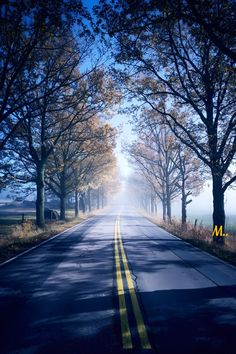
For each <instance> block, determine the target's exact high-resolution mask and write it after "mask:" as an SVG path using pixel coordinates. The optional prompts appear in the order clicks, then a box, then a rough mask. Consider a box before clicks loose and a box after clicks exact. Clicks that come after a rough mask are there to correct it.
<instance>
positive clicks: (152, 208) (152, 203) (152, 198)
mask: <svg viewBox="0 0 236 354" xmlns="http://www.w3.org/2000/svg"><path fill="white" fill-rule="evenodd" d="M151 214H154V197H153V194H151Z"/></svg>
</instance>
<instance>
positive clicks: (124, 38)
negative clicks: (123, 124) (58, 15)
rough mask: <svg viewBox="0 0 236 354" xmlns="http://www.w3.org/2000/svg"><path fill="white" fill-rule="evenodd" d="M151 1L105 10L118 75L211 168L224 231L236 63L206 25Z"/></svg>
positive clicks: (216, 219) (234, 146)
mask: <svg viewBox="0 0 236 354" xmlns="http://www.w3.org/2000/svg"><path fill="white" fill-rule="evenodd" d="M151 3H152V2H147V1H142V2H140V6H138V4H137V8H135V13H134V11H131V9H130V7H129V5H128V3H126V2H124V3H122V4H121V3H119V4H117V3H116V4H115V5H114V6H113V5H111V6H108V7H107V8H106V7H105V10H106V11H105V13H104V16H103V18H102V20H103V25H105V26H106V29H107V30H108V32H110V34H111V35H112V36H114V37H115V40H116V42H115V43H116V47H115V49H114V50H115V56H116V59H117V61H118V62H119V63H122V64H125V66H124V65H123V66H122V68H121V74H120V76H119V77H120V79H121V80H122V81H123V83H125V84H126V87H127V90H128V91H129V93H131V94H132V96H133V97H136V98H138V99H139V100H141V101H142V102H145V103H146V104H147V105H149V106H150V107H151V108H152V109H153V110H154V111H155V112H157V113H158V114H160V115H162V117H163V119H164V122H165V123H166V124H168V125H169V127H170V129H171V130H172V131H173V132H174V134H175V136H176V137H177V138H178V139H179V140H180V141H181V142H182V143H183V144H185V145H186V146H188V147H189V148H190V149H192V151H193V152H194V153H195V154H196V155H197V157H198V158H199V159H200V160H202V161H203V163H204V164H205V165H206V166H208V168H209V170H210V171H211V176H212V183H213V190H212V193H213V228H215V227H217V228H219V227H221V226H222V228H223V230H224V227H225V211H224V192H225V191H226V190H227V188H229V186H230V185H231V184H232V183H233V182H235V180H236V175H235V173H232V163H233V160H234V156H235V152H236V114H235V103H236V98H235V95H234V86H235V70H234V69H233V68H234V63H233V60H231V59H230V58H229V56H226V55H224V53H223V52H222V50H221V49H219V48H218V47H216V46H215V44H214V42H213V41H212V40H211V38H210V37H208V36H206V32H205V30H204V29H203V28H202V26H201V25H200V24H198V23H192V22H188V21H185V20H183V19H182V18H174V19H173V17H172V16H168V11H167V12H166V11H162V12H160V11H158V10H157V9H156V7H154V8H152V7H151V5H152V4H151ZM103 9H104V8H103ZM144 10H145V11H144ZM209 11H210V10H209ZM108 14H109V17H108ZM141 14H142V15H143V16H141ZM121 15H122V22H121ZM209 16H210V15H209ZM104 19H105V20H104ZM128 23H129V25H130V27H129V28H128V27H127V24H128ZM214 240H215V241H219V242H222V243H223V240H224V239H223V238H222V237H221V238H220V237H218V238H214Z"/></svg>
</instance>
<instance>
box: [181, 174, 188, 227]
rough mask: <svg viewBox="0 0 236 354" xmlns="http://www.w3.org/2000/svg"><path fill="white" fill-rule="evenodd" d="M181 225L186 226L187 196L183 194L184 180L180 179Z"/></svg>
mask: <svg viewBox="0 0 236 354" xmlns="http://www.w3.org/2000/svg"><path fill="white" fill-rule="evenodd" d="M181 192H182V198H181V201H182V225H186V221H187V204H186V202H187V196H186V193H185V181H184V178H182V191H181Z"/></svg>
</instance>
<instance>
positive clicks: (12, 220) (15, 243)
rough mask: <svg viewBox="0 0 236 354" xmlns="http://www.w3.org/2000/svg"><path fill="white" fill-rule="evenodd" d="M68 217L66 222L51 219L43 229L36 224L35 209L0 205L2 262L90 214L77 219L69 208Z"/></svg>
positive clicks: (0, 256) (0, 255) (0, 257)
mask: <svg viewBox="0 0 236 354" xmlns="http://www.w3.org/2000/svg"><path fill="white" fill-rule="evenodd" d="M66 217H67V220H66V222H63V221H52V222H51V221H49V222H48V223H47V224H46V227H45V229H43V230H42V229H38V228H36V226H35V209H33V208H21V207H14V208H13V207H0V263H1V262H3V261H5V260H7V259H9V258H11V257H13V256H15V255H16V254H18V253H20V252H23V251H24V250H26V249H28V248H30V247H32V246H34V245H36V244H38V243H40V242H41V241H43V240H46V239H48V238H50V237H51V236H53V235H55V234H57V233H59V232H62V231H64V230H65V229H66V228H69V227H71V226H73V225H75V224H78V223H79V222H81V221H82V220H84V219H85V218H87V217H89V215H88V214H84V215H81V216H80V218H77V219H75V218H74V211H73V210H69V211H68V212H67V214H66ZM23 221H24V222H23Z"/></svg>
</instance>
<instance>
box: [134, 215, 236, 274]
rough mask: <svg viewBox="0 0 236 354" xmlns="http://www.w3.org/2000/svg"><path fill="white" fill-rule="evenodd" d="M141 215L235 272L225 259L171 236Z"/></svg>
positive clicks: (233, 267)
mask: <svg viewBox="0 0 236 354" xmlns="http://www.w3.org/2000/svg"><path fill="white" fill-rule="evenodd" d="M139 214H140V215H141V216H143V217H144V218H145V219H146V220H147V221H149V222H150V223H151V224H153V225H154V226H156V227H159V229H161V230H163V231H165V232H166V233H167V234H169V235H170V236H172V237H174V238H176V239H177V240H180V241H183V242H184V243H185V244H187V245H188V246H191V247H193V248H195V249H196V250H197V251H200V252H202V253H205V254H206V255H207V256H210V258H213V259H214V260H217V261H219V262H221V263H223V264H224V265H226V266H229V267H231V268H232V269H233V270H235V269H236V267H235V266H234V265H233V264H231V263H228V262H226V261H224V260H223V259H221V258H219V257H217V256H215V255H214V254H211V253H208V252H207V251H205V250H202V249H201V248H200V247H197V246H194V245H192V244H191V243H190V242H188V241H186V240H185V239H183V238H181V237H179V236H176V235H173V234H171V233H170V232H168V231H166V230H165V229H164V228H162V227H161V226H158V225H157V224H155V222H154V221H151V220H150V219H148V217H145V216H144V215H142V214H141V213H139ZM157 241H158V239H157Z"/></svg>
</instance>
